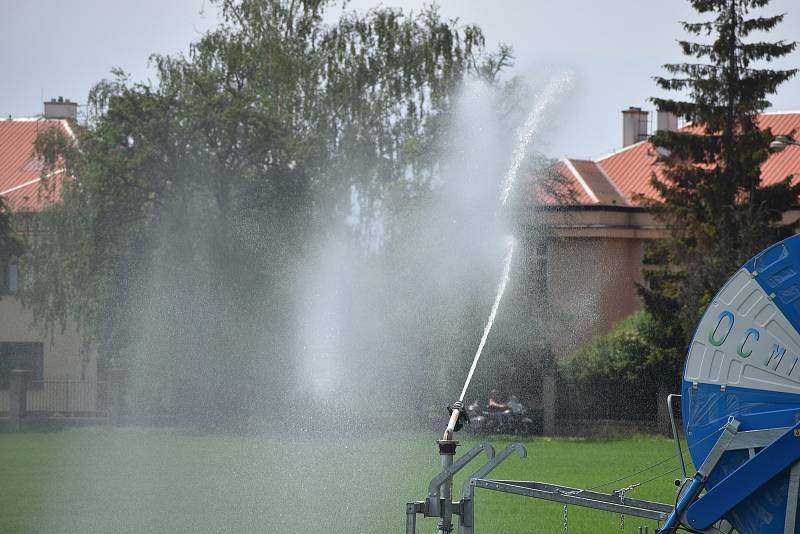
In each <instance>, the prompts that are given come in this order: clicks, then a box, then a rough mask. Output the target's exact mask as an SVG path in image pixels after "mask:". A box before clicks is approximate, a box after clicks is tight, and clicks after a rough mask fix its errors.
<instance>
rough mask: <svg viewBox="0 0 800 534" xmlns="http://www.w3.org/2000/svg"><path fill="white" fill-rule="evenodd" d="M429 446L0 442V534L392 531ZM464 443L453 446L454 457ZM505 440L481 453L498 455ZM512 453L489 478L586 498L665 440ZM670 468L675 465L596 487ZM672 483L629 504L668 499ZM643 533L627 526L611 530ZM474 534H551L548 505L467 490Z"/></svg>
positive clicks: (328, 441)
mask: <svg viewBox="0 0 800 534" xmlns="http://www.w3.org/2000/svg"><path fill="white" fill-rule="evenodd" d="M435 439H436V436H434V435H433V434H430V435H428V434H424V433H416V434H395V435H391V436H387V437H383V438H369V439H364V440H360V439H355V438H345V437H337V438H325V439H320V438H317V437H312V436H309V437H302V438H296V437H293V438H291V439H290V438H288V437H268V436H263V435H253V436H233V435H222V434H191V433H182V432H177V431H168V430H146V429H114V430H110V429H106V428H85V429H76V430H68V431H62V432H53V433H23V434H0V485H1V486H0V488H1V491H0V532H9V533H10V532H13V533H17V532H43V533H51V532H52V533H57V532H76V533H95V532H96V533H116V532H125V533H134V532H135V533H160V532H275V533H295V532H303V533H308V532H325V533H356V532H364V533H383V532H387V533H388V532H393V533H394V532H402V531H403V528H404V524H405V515H404V504H405V503H406V502H408V501H412V500H417V499H422V498H424V496H425V491H426V487H427V482H428V480H429V479H430V478H431V477H432V476H433V475H434V474H435V473H436V471H437V464H438V456H437V453H436V446H435V444H434V440H435ZM473 443H474V441H473V440H464V441H463V443H462V447H461V449H460V450H461V451H465V450H467V447H470V446H471V445H472V444H473ZM505 443H507V442H501V441H495V442H493V444H494V445H495V447H496V448H497V450H498V451H499V450H500V448H501V447H502V446H504V445H505ZM524 443H525V445H526V446H527V448H528V458H527V459H526V460H519V459H518V458H516V457H514V458H510V459H509V460H507V461H506V463H505V464H504V465H503V466H501V467H500V468H498V469H497V470H496V471H495V472H494V473H493V476H494V477H495V478H518V479H533V480H541V481H552V482H559V483H563V484H568V485H575V486H580V487H593V486H596V485H598V484H600V483H603V482H606V481H610V480H612V479H616V478H619V477H621V476H624V475H627V474H630V473H633V472H636V471H638V470H639V469H641V468H643V467H645V466H647V465H650V464H652V463H654V462H656V461H658V460H661V459H664V458H666V457H668V456H670V455H671V454H673V453H674V449H673V445H672V442H670V441H669V440H667V439H663V438H650V437H631V438H626V439H619V440H602V441H585V440H561V439H558V440H551V439H533V440H526V441H525V442H524ZM477 461H478V460H476V462H477ZM477 465H478V464H475V468H477ZM672 467H677V462H676V461H669V462H667V463H664V464H662V465H660V466H658V467H656V468H655V469H653V470H652V471H649V472H647V473H643V474H641V475H638V476H636V477H633V478H631V479H630V480H625V481H624V482H620V483H618V484H612V485H610V486H607V487H604V488H602V490H603V491H610V490H612V489H615V488H618V487H621V486H623V485H627V484H630V483H634V482H641V481H644V480H646V479H648V478H651V477H652V476H655V475H658V474H661V473H664V472H665V471H668V470H669V469H670V468H672ZM674 476H677V470H676V471H675V472H673V473H670V474H668V475H665V476H664V477H662V478H660V479H659V480H657V481H653V482H650V483H648V484H645V485H643V486H642V487H640V488H637V489H636V490H634V491H632V492H631V493H629V495H630V496H632V497H638V498H642V499H649V500H659V501H662V502H671V501H672V499H674V486H673V485H672V482H671V481H672V479H673V478H674ZM460 482H461V481H460V480H457V481H456V487H457V488H460ZM435 523H436V522H435V520H434V519H422V518H419V520H418V531H419V532H421V533H430V532H434V531H435ZM569 524H570V529H569V531H570V532H575V533H588V532H592V533H599V532H619V528H620V518H619V515H615V514H608V513H602V512H596V511H589V510H584V509H578V508H575V507H573V508H570V511H569ZM644 524H648V523H647V522H645V521H643V520H639V519H637V518H633V517H627V518H626V521H625V525H626V528H625V531H626V532H634V533H635V532H636V531H637V527H638V526H640V525H644ZM476 532H479V533H485V534H488V533H491V534H501V533H506V532H509V533H510V532H524V533H555V532H563V527H562V507H561V506H559V505H557V504H552V503H544V502H540V501H533V500H532V499H528V498H525V497H517V496H512V495H499V494H495V493H494V492H488V491H485V490H479V491H478V492H477V495H476ZM650 532H653V527H652V524H651V528H650Z"/></svg>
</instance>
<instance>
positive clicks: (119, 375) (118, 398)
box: [107, 368, 125, 425]
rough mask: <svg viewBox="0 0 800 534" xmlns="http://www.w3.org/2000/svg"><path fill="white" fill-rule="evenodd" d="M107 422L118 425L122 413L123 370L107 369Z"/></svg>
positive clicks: (123, 394)
mask: <svg viewBox="0 0 800 534" xmlns="http://www.w3.org/2000/svg"><path fill="white" fill-rule="evenodd" d="M107 385H108V399H107V402H108V422H109V423H111V424H112V425H119V424H120V422H121V420H122V414H123V413H124V402H125V370H124V369H118V368H114V369H109V370H108V384H107Z"/></svg>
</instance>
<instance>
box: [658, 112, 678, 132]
mask: <svg viewBox="0 0 800 534" xmlns="http://www.w3.org/2000/svg"><path fill="white" fill-rule="evenodd" d="M656 131H658V132H677V131H678V116H677V115H675V114H674V113H672V112H671V111H661V110H659V111H658V112H657V113H656Z"/></svg>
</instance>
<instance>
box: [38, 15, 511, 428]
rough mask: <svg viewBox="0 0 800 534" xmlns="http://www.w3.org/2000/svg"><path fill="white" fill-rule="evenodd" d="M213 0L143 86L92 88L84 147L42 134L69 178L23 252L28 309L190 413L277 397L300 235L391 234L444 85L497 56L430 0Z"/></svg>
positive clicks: (413, 190) (496, 65) (304, 245)
mask: <svg viewBox="0 0 800 534" xmlns="http://www.w3.org/2000/svg"><path fill="white" fill-rule="evenodd" d="M220 4H221V8H222V21H221V24H220V25H219V27H218V28H216V29H214V30H212V31H211V32H209V33H208V34H206V35H204V36H203V37H202V38H201V39H200V40H199V41H198V42H196V43H194V44H193V45H192V46H191V49H190V53H189V54H188V55H187V56H180V55H179V56H154V57H153V62H154V65H155V67H156V72H157V78H156V82H155V83H149V84H141V83H130V82H129V81H128V80H127V79H126V77H125V75H124V74H123V73H121V72H116V73H115V78H113V79H111V80H106V81H103V82H101V83H99V84H97V85H96V86H95V87H94V89H93V90H92V92H91V94H90V97H89V109H90V116H89V121H88V124H87V126H86V127H85V128H83V129H81V130H80V131H79V149H78V147H76V146H75V145H71V144H69V143H65V141H64V139H63V138H61V139H50V140H46V139H45V140H42V142H41V143H40V146H39V150H40V153H42V154H43V155H44V156H45V160H46V161H48V162H54V161H56V160H57V159H58V158H61V159H66V160H67V165H68V168H69V170H70V174H71V175H72V176H74V177H75V180H74V181H73V182H70V183H67V184H65V186H64V190H63V192H62V202H61V203H59V204H58V205H55V206H53V207H51V208H50V209H49V210H47V211H46V213H44V214H42V217H41V225H42V227H43V228H44V229H46V231H47V232H48V233H49V237H48V238H47V239H40V240H38V241H37V245H36V248H35V250H34V253H33V254H32V255H31V258H30V259H29V262H28V265H27V266H26V267H27V269H28V270H29V271H30V272H31V273H32V276H31V277H29V280H30V282H29V283H28V284H27V286H26V289H25V298H26V301H27V302H28V303H29V304H30V305H31V306H32V308H33V309H34V311H35V312H36V315H37V317H39V318H40V319H43V320H44V321H45V322H46V323H47V324H57V322H58V321H59V320H61V321H63V319H64V318H65V317H66V316H67V315H68V314H70V313H72V314H74V315H75V316H76V317H77V319H78V321H79V323H80V324H81V325H82V328H83V329H84V331H85V333H86V335H87V336H89V338H90V339H91V340H92V341H94V343H95V346H96V348H97V349H98V351H99V354H100V356H101V358H103V359H104V361H105V362H106V364H107V365H125V366H126V367H130V368H132V369H146V371H142V372H147V373H148V376H149V378H148V380H144V381H140V382H139V383H140V384H142V386H141V387H144V388H148V387H149V388H152V391H147V392H143V393H147V394H146V395H140V398H152V399H153V402H158V403H161V404H164V403H167V404H170V403H171V404H172V405H174V406H175V407H176V409H177V410H180V411H182V412H183V413H185V414H189V415H191V414H204V415H212V416H213V415H218V414H219V410H220V409H226V408H224V407H228V408H227V409H232V408H231V407H233V406H243V403H245V401H248V402H253V401H258V400H263V399H264V398H266V397H268V398H269V399H270V400H271V401H275V404H274V405H275V406H276V409H277V410H278V411H280V408H279V406H280V405H281V401H280V399H286V398H287V394H286V393H287V392H286V387H287V385H286V384H287V381H286V377H287V376H288V375H289V374H290V373H291V372H292V361H291V356H290V355H291V354H292V353H293V352H295V350H296V347H295V346H293V344H292V343H293V342H294V339H295V338H294V336H292V332H293V331H294V330H295V329H296V328H297V324H295V314H294V313H293V311H294V308H295V307H296V306H297V302H296V298H295V297H294V292H295V290H296V289H297V285H298V279H299V277H300V276H301V275H300V271H301V260H302V258H303V257H304V255H305V254H306V253H307V252H308V247H309V244H310V243H312V239H311V236H318V235H320V234H322V235H324V234H326V233H335V232H346V233H347V232H350V231H351V230H350V229H351V228H352V227H355V229H356V232H355V233H356V234H357V235H358V236H360V237H361V238H362V239H364V240H366V241H367V242H374V240H375V239H376V236H375V235H374V232H373V229H374V228H376V226H377V227H379V228H380V232H379V233H380V236H379V237H380V238H382V239H386V238H389V237H390V236H391V232H392V228H391V226H386V225H385V224H384V225H383V226H381V225H377V224H376V221H377V220H378V219H380V220H381V221H382V222H383V221H390V220H391V218H390V217H389V215H390V214H391V212H392V210H393V209H399V207H402V206H403V205H405V204H406V203H408V202H409V200H411V199H413V198H415V197H417V196H419V195H421V194H423V193H424V192H425V191H426V190H427V189H429V187H430V180H431V179H432V177H433V175H434V169H435V167H436V165H437V157H438V156H437V151H436V148H437V146H438V144H439V142H440V137H441V133H442V121H443V120H444V119H443V117H444V116H445V115H446V114H447V112H448V109H449V106H450V99H451V97H452V93H453V91H454V89H455V88H456V87H457V85H458V84H459V83H460V82H461V81H462V80H463V79H465V78H466V77H469V76H474V77H483V78H485V79H493V78H494V77H495V76H496V75H497V73H498V72H499V71H500V70H501V69H503V68H505V67H506V66H507V65H509V63H510V60H511V56H510V51H509V50H508V49H507V48H501V49H500V50H499V51H498V53H497V54H487V53H486V52H485V48H484V38H483V35H482V33H481V31H480V29H479V28H477V27H475V26H461V25H459V24H458V23H457V22H456V21H446V20H442V19H441V18H440V16H439V15H438V13H437V12H436V10H435V9H433V8H431V9H427V10H425V11H423V12H421V13H419V14H417V15H413V16H410V15H406V14H403V13H402V12H400V11H399V10H395V9H389V8H380V9H375V10H371V11H369V12H368V13H366V14H365V15H357V14H355V13H345V14H344V15H342V17H341V18H340V19H339V20H338V22H336V23H335V24H333V25H328V24H325V23H324V22H323V14H324V13H325V10H326V9H327V8H328V7H330V6H331V5H332V4H333V2H330V1H320V0H306V1H298V2H295V1H292V2H286V1H280V0H261V1H256V0H241V1H232V0H224V1H221V2H220ZM354 219H355V220H354ZM265 347H267V348H266V349H265ZM157 377H162V378H161V379H159V378H157ZM244 377H246V378H247V382H248V383H250V384H261V386H260V387H258V388H257V390H258V391H257V392H255V393H254V392H253V391H245V388H242V387H238V386H239V385H240V384H242V383H243V378H244ZM233 385H235V386H236V387H232V386H233ZM148 396H149V397H148ZM212 406H213V407H214V408H213V409H212V408H211V407H212Z"/></svg>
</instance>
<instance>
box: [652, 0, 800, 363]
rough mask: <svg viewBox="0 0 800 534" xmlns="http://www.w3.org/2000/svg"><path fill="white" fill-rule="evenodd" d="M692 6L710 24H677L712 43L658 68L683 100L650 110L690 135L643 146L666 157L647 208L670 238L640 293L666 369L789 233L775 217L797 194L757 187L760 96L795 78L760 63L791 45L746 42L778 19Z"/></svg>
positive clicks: (725, 4) (686, 44) (733, 0)
mask: <svg viewBox="0 0 800 534" xmlns="http://www.w3.org/2000/svg"><path fill="white" fill-rule="evenodd" d="M690 1H691V4H692V6H693V7H694V9H695V10H697V11H698V12H699V13H701V14H706V13H707V14H710V15H711V20H708V21H704V22H693V23H690V22H684V23H682V25H683V28H684V29H685V30H686V31H687V32H689V33H690V34H693V35H697V36H701V37H702V36H711V40H710V42H690V41H680V42H679V44H680V47H681V49H682V51H683V53H684V54H685V55H687V56H690V57H694V58H697V59H700V60H702V61H700V62H694V63H680V64H670V65H665V69H666V70H667V71H668V72H669V73H671V74H673V75H674V77H672V78H666V77H657V78H656V82H657V84H658V85H659V86H660V87H662V88H664V89H667V90H673V91H684V92H686V93H688V97H689V99H688V100H673V99H664V98H653V99H652V101H653V103H655V105H656V106H657V107H658V109H660V110H663V111H670V112H673V113H676V114H677V115H679V116H681V117H683V118H684V119H685V120H686V121H688V122H690V123H691V126H690V127H687V128H684V129H682V130H680V131H678V132H668V131H662V132H657V133H656V134H655V135H654V136H653V138H652V139H651V142H652V144H653V146H654V147H655V148H656V150H658V151H659V153H661V154H668V156H667V157H666V158H665V164H664V173H663V180H660V179H658V178H656V177H655V176H654V177H653V179H652V181H651V183H652V184H653V187H654V188H655V189H656V191H658V194H659V196H660V198H659V199H656V200H654V201H653V202H652V203H651V206H652V207H653V208H654V209H655V210H656V213H657V215H658V216H659V217H660V218H661V219H662V220H664V221H666V222H667V223H669V224H670V225H671V227H672V228H673V233H672V236H671V237H670V238H669V239H667V240H666V241H665V242H664V243H661V244H659V245H657V246H655V247H654V249H656V250H654V252H655V253H656V255H658V256H660V259H661V260H662V268H660V269H656V270H647V271H645V272H644V275H645V280H646V282H647V284H648V287H645V288H642V290H641V294H642V297H643V300H644V304H645V308H646V309H647V311H648V312H649V313H650V314H651V315H652V316H653V317H654V318H655V320H656V324H658V325H662V326H661V328H662V332H661V333H660V334H659V336H658V338H659V346H660V347H661V348H662V349H663V350H664V351H665V354H670V355H671V356H670V358H671V359H672V361H673V363H677V362H676V361H675V360H678V361H680V358H676V356H677V355H681V356H682V354H683V352H684V351H685V348H686V344H687V342H688V341H689V336H690V335H691V333H692V332H693V330H694V327H695V325H696V324H697V321H698V320H699V318H700V316H701V315H702V312H703V311H704V310H705V308H706V306H707V305H708V303H709V302H710V300H711V299H712V298H713V295H714V294H715V293H716V291H717V290H718V289H719V287H720V286H721V285H722V283H723V282H724V281H725V280H726V279H727V277H728V276H730V274H731V273H732V272H734V270H736V269H737V268H738V267H739V266H740V265H741V264H743V263H744V262H745V261H746V260H747V259H748V258H750V257H751V256H752V255H753V254H755V253H756V252H758V251H759V250H761V249H762V248H764V247H765V246H767V245H769V244H771V243H773V242H775V241H776V240H778V239H780V238H782V237H785V236H787V235H788V234H789V233H790V232H791V230H792V228H791V226H790V225H786V224H784V223H783V222H782V215H783V213H785V212H786V211H787V210H788V209H789V208H790V207H792V206H793V205H795V204H796V203H797V198H798V194H800V184H797V183H794V181H793V176H787V177H786V179H785V180H783V181H781V182H780V183H777V184H773V185H765V184H763V183H762V181H761V165H762V163H764V162H765V161H766V160H767V158H768V157H769V143H770V142H771V141H772V140H773V134H772V132H771V131H770V130H769V129H763V130H762V129H760V128H759V125H758V114H759V113H761V112H762V111H764V109H766V108H767V107H768V106H769V101H768V100H767V98H768V96H769V95H770V94H773V93H775V91H776V89H777V87H778V86H779V85H780V84H781V83H783V82H784V81H786V80H788V79H789V78H791V77H792V76H794V75H795V74H796V72H797V70H796V69H791V70H775V69H769V68H766V67H765V63H766V62H769V61H771V60H773V59H776V58H780V57H782V56H785V55H786V54H789V53H790V52H792V51H793V50H794V49H795V47H796V45H797V43H794V42H784V41H779V42H765V41H761V40H758V39H752V37H753V35H754V34H755V33H757V32H767V31H770V30H772V29H773V28H775V27H776V26H777V25H778V24H779V23H780V22H781V21H782V20H783V18H784V15H782V14H781V15H773V16H757V15H754V14H751V12H752V11H753V10H755V9H758V8H763V7H765V6H766V5H767V4H768V3H769V0H690ZM749 38H750V39H749ZM657 249H660V250H657ZM676 318H679V324H676ZM676 370H677V369H675V368H674V367H673V371H676ZM676 375H677V373H676Z"/></svg>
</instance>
